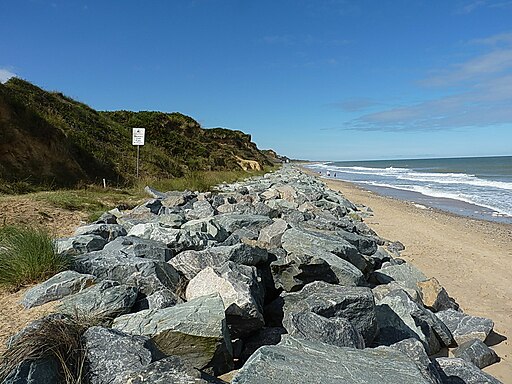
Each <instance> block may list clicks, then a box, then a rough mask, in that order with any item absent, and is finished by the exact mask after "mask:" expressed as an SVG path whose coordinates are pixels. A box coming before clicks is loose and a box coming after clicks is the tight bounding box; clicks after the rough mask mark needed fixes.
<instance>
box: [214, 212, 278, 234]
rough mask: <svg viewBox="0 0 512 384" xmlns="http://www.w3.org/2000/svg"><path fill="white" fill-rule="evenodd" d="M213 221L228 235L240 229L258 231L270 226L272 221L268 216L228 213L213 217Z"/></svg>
mask: <svg viewBox="0 0 512 384" xmlns="http://www.w3.org/2000/svg"><path fill="white" fill-rule="evenodd" d="M215 221H216V222H217V223H218V224H219V225H220V227H221V228H224V229H225V230H226V231H227V232H228V233H233V232H235V231H236V230H237V229H240V228H251V229H256V230H258V231H259V230H260V229H262V228H263V227H266V226H268V225H270V224H272V219H271V218H270V217H268V216H261V215H251V214H238V213H230V214H223V215H218V216H215Z"/></svg>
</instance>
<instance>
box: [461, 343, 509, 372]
mask: <svg viewBox="0 0 512 384" xmlns="http://www.w3.org/2000/svg"><path fill="white" fill-rule="evenodd" d="M453 356H455V357H458V358H461V359H462V360H465V361H468V362H470V363H473V364H475V365H476V366H477V367H478V368H485V367H487V366H489V365H491V364H494V363H497V362H498V361H500V358H499V357H498V355H497V354H496V352H494V351H493V350H492V349H491V348H489V347H488V346H487V345H485V344H484V343H483V341H481V340H478V339H474V340H470V341H466V342H465V343H462V344H461V345H459V347H458V348H455V349H454V350H453Z"/></svg>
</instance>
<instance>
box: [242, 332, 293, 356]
mask: <svg viewBox="0 0 512 384" xmlns="http://www.w3.org/2000/svg"><path fill="white" fill-rule="evenodd" d="M284 334H286V329H284V328H283V327H264V328H261V329H259V330H258V331H256V332H255V333H254V334H252V335H250V336H249V337H248V338H246V339H244V343H243V350H242V353H241V354H240V359H241V360H242V361H246V360H247V359H248V358H249V357H251V355H252V354H253V353H254V352H256V350H257V349H258V348H260V347H262V346H264V345H276V344H278V343H279V342H280V341H281V337H282V336H283V335H284Z"/></svg>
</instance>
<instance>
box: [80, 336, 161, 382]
mask: <svg viewBox="0 0 512 384" xmlns="http://www.w3.org/2000/svg"><path fill="white" fill-rule="evenodd" d="M82 340H83V343H84V347H85V351H86V355H85V359H86V364H87V372H88V379H89V382H90V383H91V384H107V383H112V382H113V381H114V380H115V379H116V378H117V377H119V376H122V375H124V374H125V373H127V372H134V371H138V370H140V369H141V368H143V367H145V366H147V365H148V364H150V363H151V362H152V361H153V356H152V350H153V351H155V350H156V348H155V346H154V345H153V343H152V341H151V339H149V338H148V337H144V336H132V335H127V334H125V333H123V332H119V331H117V330H114V329H107V328H103V327H91V328H89V329H88V330H87V331H85V332H84V334H83V336H82ZM153 353H154V352H153Z"/></svg>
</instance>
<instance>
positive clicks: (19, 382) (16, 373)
mask: <svg viewBox="0 0 512 384" xmlns="http://www.w3.org/2000/svg"><path fill="white" fill-rule="evenodd" d="M61 382H63V378H62V376H61V374H60V364H59V362H58V361H57V359H56V358H50V357H47V358H41V359H36V360H23V361H22V362H21V363H20V364H18V365H17V366H16V368H15V369H14V370H13V371H11V372H10V373H9V374H8V375H7V377H6V378H5V379H4V381H2V384H48V383H61Z"/></svg>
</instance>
